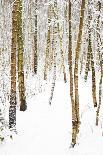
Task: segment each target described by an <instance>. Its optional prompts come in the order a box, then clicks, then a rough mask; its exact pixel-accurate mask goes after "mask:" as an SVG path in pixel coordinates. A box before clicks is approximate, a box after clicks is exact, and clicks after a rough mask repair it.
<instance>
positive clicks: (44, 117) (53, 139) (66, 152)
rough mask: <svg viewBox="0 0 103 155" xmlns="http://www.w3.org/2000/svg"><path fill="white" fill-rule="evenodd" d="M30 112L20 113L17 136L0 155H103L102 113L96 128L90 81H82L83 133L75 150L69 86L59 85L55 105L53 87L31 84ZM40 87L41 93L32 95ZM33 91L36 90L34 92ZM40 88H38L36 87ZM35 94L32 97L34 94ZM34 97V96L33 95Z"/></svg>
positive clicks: (5, 145) (4, 145) (18, 115)
mask: <svg viewBox="0 0 103 155" xmlns="http://www.w3.org/2000/svg"><path fill="white" fill-rule="evenodd" d="M28 83H29V85H28V88H29V87H30V85H31V88H30V89H31V90H30V89H29V93H28V97H27V105H28V109H27V111H25V112H20V111H19V110H18V111H17V135H14V136H13V139H10V140H8V141H7V142H4V143H3V144H1V145H0V155H103V128H102V124H103V123H102V122H103V118H102V112H101V114H100V115H101V116H100V123H99V127H96V126H95V115H96V109H94V107H93V103H92V97H91V96H92V95H91V89H90V88H91V87H90V85H91V80H88V81H87V83H85V82H84V80H83V79H82V78H81V80H80V85H79V86H80V89H79V90H80V92H79V94H80V118H81V125H80V132H79V135H78V143H77V145H76V146H75V148H70V144H71V102H70V98H69V84H68V83H66V84H65V83H64V82H63V81H58V82H56V87H55V90H54V96H53V101H52V105H51V106H50V105H49V102H48V100H49V97H50V86H49V84H46V83H45V82H44V83H43V85H44V86H41V88H40V84H37V83H35V80H34V79H32V80H31V81H28ZM36 85H39V91H40V92H39V93H38V94H36V95H34V94H33V93H34V92H33V91H34V89H35V88H36ZM32 87H33V89H32ZM37 87H38V86H37ZM30 91H31V92H32V93H31V92H30ZM30 94H32V95H30Z"/></svg>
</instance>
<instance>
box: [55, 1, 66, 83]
mask: <svg viewBox="0 0 103 155" xmlns="http://www.w3.org/2000/svg"><path fill="white" fill-rule="evenodd" d="M53 11H54V17H55V20H56V21H57V30H58V38H59V41H60V52H61V68H63V75H64V82H65V83H66V81H67V79H66V71H65V64H64V49H63V41H62V37H61V34H60V33H61V30H60V24H59V17H58V8H57V0H55V1H54V9H53Z"/></svg>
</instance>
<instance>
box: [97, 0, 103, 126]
mask: <svg viewBox="0 0 103 155" xmlns="http://www.w3.org/2000/svg"><path fill="white" fill-rule="evenodd" d="M98 7H99V9H98V11H100V10H101V2H100V1H98ZM99 18H100V15H99V16H98V21H97V30H98V31H99V32H100V28H99ZM99 39H100V46H101V47H103V46H102V44H103V42H102V39H101V36H100V34H97V40H98V42H99ZM98 45H99V44H98ZM99 59H100V72H101V77H100V81H99V103H98V107H97V111H96V125H97V126H98V123H99V113H100V107H101V103H102V83H103V48H101V49H100V50H99Z"/></svg>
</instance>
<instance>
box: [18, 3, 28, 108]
mask: <svg viewBox="0 0 103 155" xmlns="http://www.w3.org/2000/svg"><path fill="white" fill-rule="evenodd" d="M17 4H18V8H17V51H18V82H19V100H20V111H25V110H26V108H27V105H26V96H25V85H24V68H23V67H24V66H23V52H24V47H23V34H22V0H17Z"/></svg>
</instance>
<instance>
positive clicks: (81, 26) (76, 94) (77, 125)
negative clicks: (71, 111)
mask: <svg viewBox="0 0 103 155" xmlns="http://www.w3.org/2000/svg"><path fill="white" fill-rule="evenodd" d="M84 10H85V0H82V3H81V11H80V23H79V32H78V37H77V45H76V50H75V52H76V55H75V66H74V93H75V111H76V122H74V126H75V128H76V135H77V134H78V132H79V124H80V118H79V91H78V62H79V55H80V46H81V39H82V31H83V20H84ZM73 145H75V144H73Z"/></svg>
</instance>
